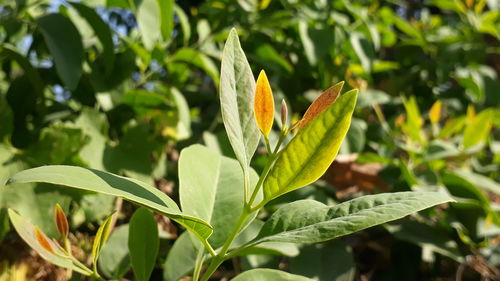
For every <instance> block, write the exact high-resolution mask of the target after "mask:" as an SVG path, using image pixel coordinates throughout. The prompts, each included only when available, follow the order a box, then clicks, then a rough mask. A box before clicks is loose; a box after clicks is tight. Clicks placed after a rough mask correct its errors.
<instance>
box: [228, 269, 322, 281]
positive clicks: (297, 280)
mask: <svg viewBox="0 0 500 281" xmlns="http://www.w3.org/2000/svg"><path fill="white" fill-rule="evenodd" d="M262 280H280V281H312V280H313V279H309V278H306V277H303V276H300V275H293V274H290V273H287V272H284V271H279V270H276V269H263V268H259V269H252V270H248V271H245V272H243V273H241V274H240V275H238V276H236V277H235V278H233V279H231V281H262Z"/></svg>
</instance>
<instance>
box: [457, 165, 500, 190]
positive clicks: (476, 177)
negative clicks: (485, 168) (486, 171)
mask: <svg viewBox="0 0 500 281" xmlns="http://www.w3.org/2000/svg"><path fill="white" fill-rule="evenodd" d="M454 174H455V175H456V176H458V177H461V178H463V179H465V180H466V181H468V182H469V183H471V184H474V185H476V186H479V187H480V188H482V189H487V190H489V191H491V192H494V193H496V194H497V195H500V183H498V182H496V181H494V180H492V179H490V178H488V177H486V176H483V175H480V174H476V173H474V172H471V171H467V170H462V169H457V170H455V171H454Z"/></svg>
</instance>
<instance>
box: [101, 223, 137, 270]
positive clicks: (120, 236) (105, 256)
mask: <svg viewBox="0 0 500 281" xmlns="http://www.w3.org/2000/svg"><path fill="white" fill-rule="evenodd" d="M128 233H129V225H128V224H124V225H120V226H119V227H117V228H116V229H115V230H114V231H113V233H111V236H110V237H109V239H108V242H107V243H106V245H104V247H103V248H102V250H101V255H100V256H99V269H100V270H101V271H102V272H103V273H104V274H105V275H106V276H107V277H109V278H113V279H120V278H121V277H122V276H123V275H124V274H125V273H126V272H127V271H128V269H129V268H130V255H129V251H128V247H127V243H128Z"/></svg>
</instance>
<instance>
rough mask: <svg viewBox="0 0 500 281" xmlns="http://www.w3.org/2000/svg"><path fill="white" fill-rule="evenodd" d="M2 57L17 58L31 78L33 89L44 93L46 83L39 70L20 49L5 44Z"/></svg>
mask: <svg viewBox="0 0 500 281" xmlns="http://www.w3.org/2000/svg"><path fill="white" fill-rule="evenodd" d="M0 51H1V52H0V58H1V59H3V57H4V56H6V57H9V58H10V59H11V60H15V61H16V62H17V63H18V64H19V65H20V66H21V67H22V68H23V70H24V73H25V74H26V76H27V77H28V79H29V80H30V82H31V84H32V86H33V89H35V90H36V91H37V94H38V95H39V96H42V95H43V87H44V83H43V80H42V78H41V77H40V74H39V72H38V71H36V70H35V68H33V66H32V65H31V63H30V61H29V60H28V59H27V57H25V56H23V55H21V54H20V53H19V51H18V50H16V49H15V48H14V47H13V46H9V45H7V44H3V45H2V46H1V47H0Z"/></svg>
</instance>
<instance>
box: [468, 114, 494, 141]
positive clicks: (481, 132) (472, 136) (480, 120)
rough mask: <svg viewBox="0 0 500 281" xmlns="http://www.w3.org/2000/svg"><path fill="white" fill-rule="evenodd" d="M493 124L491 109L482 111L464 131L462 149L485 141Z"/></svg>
mask: <svg viewBox="0 0 500 281" xmlns="http://www.w3.org/2000/svg"><path fill="white" fill-rule="evenodd" d="M492 123H493V111H492V110H491V109H487V110H483V111H482V112H481V113H479V114H478V115H476V116H475V117H474V118H473V119H472V121H471V122H469V124H467V126H466V127H465V130H464V141H463V145H464V148H469V147H471V146H474V145H476V144H478V143H479V142H480V141H484V140H486V138H487V137H488V136H489V133H490V130H491V126H492Z"/></svg>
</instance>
